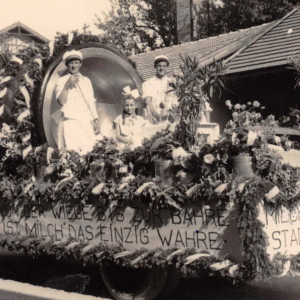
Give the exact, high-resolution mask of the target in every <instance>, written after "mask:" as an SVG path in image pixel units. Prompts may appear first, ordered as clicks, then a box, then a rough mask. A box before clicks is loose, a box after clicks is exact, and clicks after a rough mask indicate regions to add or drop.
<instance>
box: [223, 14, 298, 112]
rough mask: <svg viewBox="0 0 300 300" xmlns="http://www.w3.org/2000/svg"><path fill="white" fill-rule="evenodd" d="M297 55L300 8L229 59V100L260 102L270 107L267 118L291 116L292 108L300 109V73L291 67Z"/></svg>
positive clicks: (227, 81)
mask: <svg viewBox="0 0 300 300" xmlns="http://www.w3.org/2000/svg"><path fill="white" fill-rule="evenodd" d="M294 56H300V8H295V9H294V10H293V11H291V12H290V13H288V14H287V15H286V16H284V17H283V18H282V19H281V20H279V21H277V22H275V23H273V24H272V25H271V26H270V27H269V28H268V29H267V30H266V31H265V32H263V33H262V34H259V35H257V37H256V38H255V39H254V40H253V41H252V43H250V44H248V45H246V46H244V47H242V48H240V50H238V51H237V52H236V53H234V54H233V55H231V56H230V57H229V58H228V59H227V66H228V68H227V70H226V78H227V80H226V85H227V90H228V91H230V93H227V94H226V97H227V99H233V100H234V102H240V103H246V102H248V101H253V100H257V101H259V102H261V103H263V105H265V106H266V115H267V114H270V113H271V114H273V115H275V116H276V117H277V118H279V117H281V116H282V115H287V114H288V112H289V108H290V107H292V108H297V109H299V108H300V90H299V87H297V88H296V89H295V83H296V81H295V78H296V73H295V71H294V70H291V69H289V68H288V63H289V59H290V58H291V57H294Z"/></svg>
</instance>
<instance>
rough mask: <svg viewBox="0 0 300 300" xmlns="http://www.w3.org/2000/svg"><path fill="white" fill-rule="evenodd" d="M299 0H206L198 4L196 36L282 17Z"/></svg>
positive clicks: (234, 29) (220, 32) (247, 26)
mask: <svg viewBox="0 0 300 300" xmlns="http://www.w3.org/2000/svg"><path fill="white" fill-rule="evenodd" d="M299 3H300V1H299V0H205V1H202V3H201V4H200V5H198V6H195V12H196V13H195V23H196V28H197V30H196V36H195V39H199V38H205V37H208V36H215V35H219V34H222V33H227V32H230V31H236V30H239V29H244V28H249V27H251V26H257V25H260V24H262V23H268V22H271V21H274V20H278V19H280V18H282V17H283V16H284V15H285V14H287V13H288V12H289V11H291V10H292V9H293V8H294V6H295V5H297V4H299Z"/></svg>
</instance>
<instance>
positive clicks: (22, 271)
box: [0, 251, 300, 300]
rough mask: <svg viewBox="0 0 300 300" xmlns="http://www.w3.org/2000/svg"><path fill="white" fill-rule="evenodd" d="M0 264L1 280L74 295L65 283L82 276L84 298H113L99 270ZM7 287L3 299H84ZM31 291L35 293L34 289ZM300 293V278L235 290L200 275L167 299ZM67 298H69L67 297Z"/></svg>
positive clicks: (232, 299) (29, 262)
mask: <svg viewBox="0 0 300 300" xmlns="http://www.w3.org/2000/svg"><path fill="white" fill-rule="evenodd" d="M0 265H1V269H0V278H2V279H5V280H14V281H17V282H23V283H29V284H32V285H35V286H43V287H54V286H55V284H57V282H58V283H59V284H60V287H63V288H65V289H67V290H68V291H70V292H75V293H76V292H77V293H78V291H79V289H80V286H77V285H76V284H73V283H72V285H71V287H70V286H68V285H66V286H63V283H64V281H66V278H69V277H70V276H73V277H72V278H73V279H74V278H75V279H76V276H77V277H78V276H79V274H80V275H81V276H85V277H86V278H89V283H88V284H87V285H86V287H85V290H84V292H83V294H84V295H89V296H94V297H99V299H111V296H110V295H109V293H108V292H107V290H106V289H105V288H104V287H103V282H102V280H101V278H100V274H99V271H98V270H97V269H96V268H92V267H83V266H81V265H78V264H76V263H72V262H69V261H64V260H62V261H60V260H58V261H57V260H45V261H41V260H33V259H31V258H29V257H25V256H24V255H23V254H12V253H10V252H7V251H2V254H1V255H0ZM53 282H54V284H53ZM6 283H7V282H6ZM10 284H11V282H10ZM12 284H13V283H12ZM53 285H54V286H53ZM25 287H26V286H25ZM6 288H7V284H5V282H4V283H3V281H0V299H5V300H6V299H13V300H14V299H22V300H27V299H28V300H37V299H45V300H50V299H51V300H52V299H64V300H65V299H70V300H77V299H80V300H81V299H82V300H83V299H84V297H83V296H82V295H79V294H77V296H79V298H77V296H76V295H75V294H66V293H64V292H63V293H64V294H63V295H64V296H63V298H59V297H60V296H57V295H58V294H55V292H53V291H52V292H50V298H48V297H49V295H48V294H47V293H46V292H45V291H47V290H49V289H44V290H43V292H42V295H43V298H41V297H40V298H39V297H37V296H35V295H34V294H32V295H31V296H29V295H28V294H24V295H23V296H22V297H19V294H15V293H14V292H12V291H7V290H6ZM22 290H23V291H25V290H26V288H25V289H24V287H23V288H21V290H20V291H21V292H22ZM29 290H30V291H32V290H33V288H30V289H29ZM299 294H300V277H293V278H290V277H285V278H277V279H272V280H271V281H270V282H262V283H257V282H251V283H248V284H243V285H240V286H238V287H235V286H231V285H229V284H228V283H227V281H225V280H223V279H218V278H210V279H200V278H199V277H198V276H193V277H192V278H188V279H183V280H182V281H181V283H180V284H179V286H178V288H177V289H176V291H175V292H174V293H173V295H171V296H170V297H169V299H168V300H186V299H191V300H196V299H197V300H198V299H207V300H218V299H222V300H241V299H242V300H250V299H259V300H265V299H267V300H273V299H274V300H275V299H276V300H296V299H297V300H298V299H299V298H300V296H299ZM47 295H48V296H47ZM66 295H67V296H68V298H64V297H66ZM10 297H11V298H10ZM87 299H88V298H87Z"/></svg>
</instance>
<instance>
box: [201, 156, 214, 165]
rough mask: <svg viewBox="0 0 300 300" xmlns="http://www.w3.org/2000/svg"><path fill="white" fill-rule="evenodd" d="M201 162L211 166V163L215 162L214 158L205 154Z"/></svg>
mask: <svg viewBox="0 0 300 300" xmlns="http://www.w3.org/2000/svg"><path fill="white" fill-rule="evenodd" d="M203 160H204V162H205V163H207V164H212V162H213V161H214V160H215V157H214V156H213V155H212V154H206V155H205V156H204V158H203Z"/></svg>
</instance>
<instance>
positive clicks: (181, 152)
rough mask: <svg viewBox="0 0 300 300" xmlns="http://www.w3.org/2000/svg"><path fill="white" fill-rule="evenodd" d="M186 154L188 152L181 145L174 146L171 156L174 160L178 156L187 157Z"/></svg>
mask: <svg viewBox="0 0 300 300" xmlns="http://www.w3.org/2000/svg"><path fill="white" fill-rule="evenodd" d="M188 155H189V154H188V153H187V152H186V151H185V150H184V149H183V148H182V147H178V148H175V149H174V150H173V151H172V157H173V159H174V160H176V159H178V158H180V157H187V156H188Z"/></svg>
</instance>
